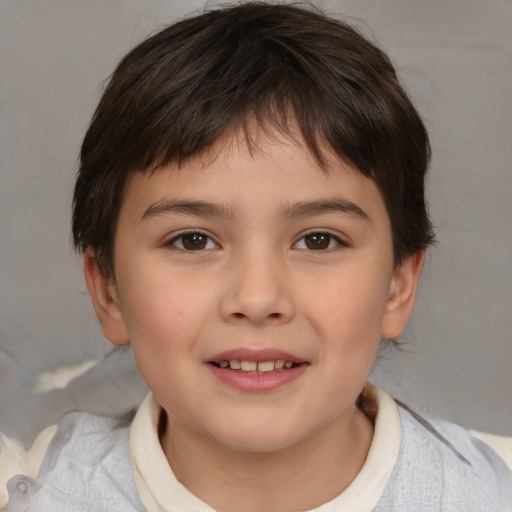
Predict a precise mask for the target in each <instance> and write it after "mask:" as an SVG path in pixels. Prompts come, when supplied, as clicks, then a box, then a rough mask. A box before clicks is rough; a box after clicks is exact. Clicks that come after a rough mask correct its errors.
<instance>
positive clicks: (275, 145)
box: [85, 136, 423, 512]
mask: <svg viewBox="0 0 512 512" xmlns="http://www.w3.org/2000/svg"><path fill="white" fill-rule="evenodd" d="M211 155H214V157H213V156H211ZM211 155H210V156H208V155H207V156H203V157H202V158H196V159H193V160H190V161H187V162H186V163H185V164H183V165H182V166H181V168H180V169H177V168H175V167H172V166H170V167H167V168H165V169H162V170H160V171H158V172H156V173H153V174H149V173H145V174H143V173H138V174H135V175H133V176H132V178H131V179H130V180H129V182H128V184H127V186H126V189H125V193H124V199H123V204H122V207H121V211H120V216H119V222H118V227H117V233H116V239H115V256H114V268H115V279H107V278H105V277H104V276H103V275H102V274H101V272H100V270H99V267H98V265H97V261H96V258H95V256H94V253H93V252H92V251H87V253H86V255H85V276H86V281H87V283H88V287H89V290H90V293H91V297H92V299H93V303H94V306H95V309H96V312H97V315H98V318H99V320H100V322H101V324H102V328H103V332H104V334H105V336H106V337H107V339H109V340H110V341H111V342H113V343H115V344H122V343H126V342H127V341H128V340H130V341H131V344H132V347H133V352H134V355H135V359H136V362H137V365H138V368H139V370H140V373H141V375H142V376H143V378H144V379H145V381H146V382H147V384H148V385H149V387H150V389H151V390H152V392H153V394H154V395H155V397H156V399H157V400H158V402H159V403H160V404H161V405H162V407H163V409H164V411H165V412H166V415H167V426H166V429H165V431H164V432H163V434H162V436H161V444H162V447H163V450H164V452H165V454H166V456H167V459H168V461H169V463H170V465H171V467H172V469H173V471H174V473H175V475H176V476H177V478H178V480H180V481H181V482H182V483H183V484H184V485H185V486H186V487H188V488H189V490H191V491H192V492H193V493H194V494H196V495H197V496H198V497H199V498H201V499H202V500H203V501H205V502H206V503H208V504H209V505H211V506H212V507H214V508H215V510H219V511H226V512H230V511H235V510H241V509H243V510H246V511H249V512H251V511H252V510H254V511H256V510H266V511H270V512H272V511H286V510H290V511H291V510H306V509H311V508H314V507H317V506H319V505H321V504H322V503H325V502H327V501H329V500H331V499H332V498H334V497H335V496H336V495H338V494H339V493H341V492H342V491H343V490H344V489H345V488H346V487H347V486H348V485H350V482H351V481H352V480H353V479H354V478H355V476H356V475H357V473H358V472H359V470H360V469H361V467H362V465H363V464H364V461H365V459H366V456H367V453H368V449H369V447H370V444H371V439H372V435H373V425H372V424H371V422H370V421H369V420H368V419H367V418H366V416H365V415H364V414H363V413H362V412H361V411H360V410H359V409H357V408H356V407H355V401H356V399H357V397H358V395H359V393H360V392H361V390H362V388H363V386H364V384H365V382H366V379H367V377H368V375H369V373H370V371H371V368H372V366H373V364H374V362H375V359H376V355H377V352H378V347H379V342H380V340H381V338H395V337H397V336H399V334H400V333H401V332H402V330H403V328H404V326H405V324H406V322H407V319H408V317H409V315H410V312H411V310H412V307H413V303H414V297H415V291H416V285H417V280H418V276H419V274H420V271H421V266H422V263H423V253H418V254H415V255H413V256H410V257H409V258H407V259H406V260H405V261H404V262H403V263H402V265H400V266H398V267H397V266H396V265H395V262H394V261H393V248H392V238H391V226H390V221H389V217H388V214H387V212H386V208H385V206H384V202H383V200H382V197H381V194H380V192H379V190H378V189H377V187H376V185H375V184H374V183H373V182H372V181H371V180H369V179H368V178H365V177H364V176H363V175H362V174H361V173H359V172H357V171H356V170H355V169H353V168H352V167H351V166H350V165H348V164H347V163H346V162H343V161H340V160H339V159H338V158H336V157H335V156H334V155H332V154H330V153H329V151H328V150H326V155H327V156H328V157H329V161H330V163H329V166H328V170H327V172H326V171H325V170H324V169H321V168H320V167H319V165H318V164H317V163H316V162H315V160H314V159H313V157H312V156H311V155H310V154H309V153H307V152H306V151H304V150H303V149H302V148H301V147H299V146H298V145H296V144H295V143H292V142H290V141H287V140H283V139H282V138H281V139H279V138H278V137H274V138H272V139H270V138H264V139H262V140H260V141H259V144H258V149H257V150H255V151H254V150H253V151H249V150H248V149H247V147H246V146H245V145H244V143H243V142H240V140H239V139H238V138H237V137H236V136H235V137H233V138H232V139H230V140H228V141H223V144H222V145H220V144H219V145H218V147H217V150H216V151H214V152H212V153H211ZM184 202H187V205H186V206H183V205H184ZM198 202H202V203H208V205H209V206H208V207H204V205H203V206H202V207H201V208H198V205H197V203H198ZM176 203H179V204H180V205H181V206H180V207H177V206H176ZM191 203H194V204H191ZM326 203H328V206H329V207H327V206H326ZM305 204H313V206H314V207H309V208H305V207H304V205H305ZM212 205H213V208H212ZM190 230H192V231H194V232H197V233H201V234H203V235H205V237H208V238H202V239H201V240H203V241H204V242H205V245H204V246H202V248H200V249H199V250H187V247H189V246H190V241H191V238H190V236H189V235H188V236H186V237H185V238H183V237H182V235H183V232H189V231H190ZM314 234H316V238H315V235H314ZM318 234H321V235H320V238H318ZM312 235H313V236H312ZM315 240H316V241H318V240H322V241H323V242H322V243H324V245H322V243H321V244H320V246H321V247H320V248H317V247H318V245H315V244H314V243H313V244H312V242H314V241H315ZM325 242H326V245H325ZM312 247H313V248H312ZM239 348H243V349H249V350H258V349H261V348H268V349H277V350H282V351H285V352H287V353H290V354H293V355H294V356H295V357H297V358H300V359H301V360H303V361H305V362H306V366H307V367H306V369H305V371H303V372H302V373H301V375H300V376H299V377H297V378H296V379H294V380H292V381H291V382H288V383H287V384H285V385H282V386H280V387H278V388H277V389H273V390H271V391H265V392H248V391H242V390H239V389H236V388H234V387H233V386H230V385H228V384H226V383H225V382H222V381H221V380H219V379H218V378H217V377H216V376H215V375H214V373H212V371H211V368H209V364H208V362H209V361H211V360H212V358H214V356H215V355H216V354H219V353H221V352H223V351H226V350H231V349H239Z"/></svg>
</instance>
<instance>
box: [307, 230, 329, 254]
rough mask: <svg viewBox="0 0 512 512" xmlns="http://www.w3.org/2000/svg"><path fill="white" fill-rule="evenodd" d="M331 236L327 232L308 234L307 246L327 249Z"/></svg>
mask: <svg viewBox="0 0 512 512" xmlns="http://www.w3.org/2000/svg"><path fill="white" fill-rule="evenodd" d="M330 240H331V237H330V236H329V235H326V234H325V233H315V234H314V235H308V236H306V246H307V248H308V249H313V250H315V249H316V250H318V249H327V248H328V247H329V242H330Z"/></svg>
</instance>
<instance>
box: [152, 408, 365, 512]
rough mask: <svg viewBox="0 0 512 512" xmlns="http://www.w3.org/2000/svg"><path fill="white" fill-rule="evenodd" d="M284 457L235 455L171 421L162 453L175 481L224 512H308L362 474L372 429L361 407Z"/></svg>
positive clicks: (277, 454)
mask: <svg viewBox="0 0 512 512" xmlns="http://www.w3.org/2000/svg"><path fill="white" fill-rule="evenodd" d="M345 413H346V414H345V415H343V417H339V418H336V419H335V420H334V421H333V422H332V423H331V424H329V425H327V426H326V427H324V428H323V429H322V431H319V432H316V433H315V434H313V435H312V436H310V437H309V438H307V439H304V440H301V441H300V442H299V443H296V444H294V445H292V446H288V447H286V448H284V449H281V450H279V451H273V452H265V453H260V452H258V453H255V452H244V451H239V450H233V449H231V448H229V447H226V446H225V445H221V444H219V443H216V442H215V441H213V440H212V439H210V438H207V437H206V436H203V435H202V434H200V433H197V432H195V431H191V430H189V429H188V428H187V427H186V426H184V425H183V424H181V423H178V422H176V421H175V420H173V419H172V418H169V421H168V424H167V426H166V429H165V431H164V433H163V435H162V436H161V442H162V447H163V449H164V452H165V454H166V456H167V459H168V461H169V463H170V465H171V467H172V469H173V471H174V474H175V475H176V478H177V479H178V480H179V481H180V482H181V483H182V484H183V485H184V486H185V487H187V488H188V489H189V491H191V492H192V493H193V494H195V495H196V496H197V497H199V498H200V499H201V500H202V501H204V502H205V503H207V504H208V505H210V506H211V507H213V508H214V509H215V510H217V511H219V512H235V511H237V512H238V511H239V510H244V511H246V512H253V511H254V512H256V511H260V510H265V511H267V512H284V511H290V512H291V511H298V510H309V509H313V508H316V507H318V506H320V505H322V504H323V503H327V502H328V501H330V500H332V499H334V498H335V497H336V496H338V495H339V494H340V493H342V492H343V491H344V490H345V489H346V488H347V487H348V486H349V485H350V483H351V482H352V481H353V480H354V478H355V477H356V476H357V474H358V473H359V471H360V470H361V468H362V466H363V464H364V462H365V460H366V456H367V454H368V450H369V448H370V444H371V441H372V437H373V424H372V423H371V422H370V420H368V418H367V417H366V416H365V415H364V414H363V413H362V412H361V411H360V410H359V409H357V408H356V407H353V409H351V410H350V411H345Z"/></svg>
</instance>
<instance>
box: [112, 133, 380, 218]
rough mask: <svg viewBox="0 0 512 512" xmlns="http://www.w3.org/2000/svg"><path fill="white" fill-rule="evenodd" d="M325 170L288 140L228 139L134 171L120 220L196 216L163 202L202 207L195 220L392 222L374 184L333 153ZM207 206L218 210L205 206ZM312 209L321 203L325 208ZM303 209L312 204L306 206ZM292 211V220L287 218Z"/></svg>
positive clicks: (327, 151) (327, 157)
mask: <svg viewBox="0 0 512 512" xmlns="http://www.w3.org/2000/svg"><path fill="white" fill-rule="evenodd" d="M323 150H324V153H323V155H324V158H325V165H321V164H320V163H319V162H318V160H317V159H316V158H315V157H314V156H313V155H312V154H311V153H310V152H309V151H308V150H307V149H305V147H304V144H301V143H300V142H299V141H296V140H292V139H291V138H288V137H285V136H279V137H260V139H258V140H257V144H255V143H254V141H253V143H252V144H248V143H247V142H246V140H245V139H244V138H242V137H239V136H233V137H231V138H229V139H223V140H221V141H219V142H218V143H217V144H216V145H214V146H213V147H212V148H211V149H210V150H209V151H208V152H205V153H203V154H201V155H198V156H196V157H194V158H191V159H188V160H187V161H185V162H184V163H182V164H181V165H179V166H178V165H176V164H174V165H173V164H171V165H168V166H165V167H162V168H161V169H159V170H157V171H155V172H151V173H150V172H146V173H135V174H133V175H132V176H131V177H130V179H129V181H128V183H127V185H126V189H125V193H124V198H123V204H122V207H121V212H120V217H121V218H124V217H126V216H127V215H128V216H129V217H130V221H139V220H141V219H143V218H146V217H148V212H150V213H151V215H152V216H153V215H154V214H155V213H162V212H163V211H164V210H165V211H166V213H170V212H171V210H172V211H173V213H177V212H178V210H180V213H181V214H183V213H190V212H191V211H192V210H191V209H189V210H187V212H186V211H185V209H184V208H167V207H165V208H162V207H161V205H163V204H167V205H168V204H169V203H174V204H176V203H180V202H181V204H183V202H185V203H187V204H190V203H192V202H195V203H196V205H197V204H198V203H201V204H202V205H203V206H201V208H200V209H197V208H196V209H195V210H194V212H193V213H194V214H195V215H203V216H210V217H211V216H213V215H214V214H215V215H217V216H222V217H226V218H227V217H231V218H234V217H237V218H245V219H246V220H247V219H248V218H255V219H256V218H261V219H266V221H268V222H272V220H273V219H275V218H276V217H280V218H283V217H285V216H288V217H291V216H293V215H291V213H295V214H296V215H295V216H298V213H299V212H300V213H301V215H303V216H304V215H305V214H306V211H307V214H308V215H309V216H312V215H313V214H314V213H315V211H316V212H317V213H318V212H320V211H322V212H323V213H325V212H326V211H327V210H328V209H329V207H326V205H331V207H332V210H333V211H334V210H338V211H343V212H344V213H349V212H351V213H352V214H354V218H355V217H357V216H359V217H360V218H365V217H366V218H367V219H370V220H371V219H380V218H382V219H384V222H385V223H386V224H387V223H388V221H389V219H388V215H387V211H386V208H385V206H384V202H383V200H382V197H381V194H380V192H379V190H378V188H377V186H376V185H375V183H374V182H373V181H372V180H370V179H369V178H367V177H365V176H364V175H363V174H362V173H361V172H359V171H358V170H357V169H355V168H354V167H353V166H352V165H350V164H349V163H347V162H346V161H344V160H342V159H340V158H339V157H338V156H337V155H335V154H334V152H333V151H331V150H330V149H329V148H327V147H326V148H323ZM204 204H208V205H210V206H212V205H213V206H214V208H210V207H209V208H204ZM313 204H317V205H318V204H322V205H323V206H322V207H321V208H318V207H313ZM304 205H310V207H305V206H304ZM283 212H287V215H283Z"/></svg>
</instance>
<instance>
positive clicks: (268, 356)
mask: <svg viewBox="0 0 512 512" xmlns="http://www.w3.org/2000/svg"><path fill="white" fill-rule="evenodd" d="M235 359H238V360H240V361H241V360H244V361H254V362H256V363H261V362H264V361H277V360H281V361H292V362H293V363H305V362H306V361H305V360H304V359H302V358H300V357H297V356H294V355H293V354H290V353H289V352H284V351H282V350H278V349H273V348H265V349H250V348H234V349H231V350H226V351H224V352H221V353H219V354H216V355H214V356H213V357H212V358H210V359H209V361H211V362H214V363H219V362H220V361H233V360H235Z"/></svg>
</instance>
